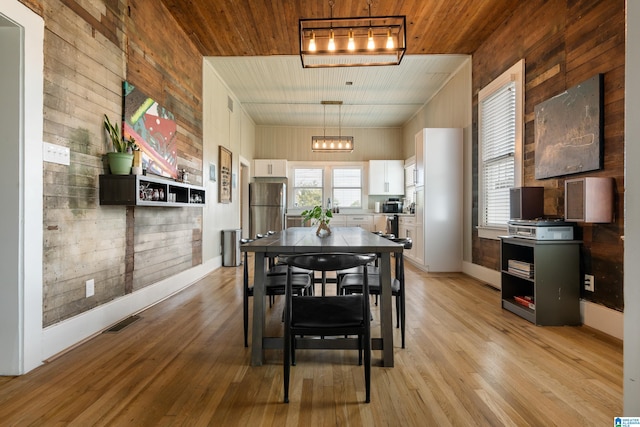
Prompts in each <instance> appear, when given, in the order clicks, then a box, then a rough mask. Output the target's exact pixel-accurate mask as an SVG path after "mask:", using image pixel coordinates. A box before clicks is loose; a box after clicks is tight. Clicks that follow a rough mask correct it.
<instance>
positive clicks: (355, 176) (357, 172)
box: [332, 168, 362, 208]
mask: <svg viewBox="0 0 640 427" xmlns="http://www.w3.org/2000/svg"><path fill="white" fill-rule="evenodd" d="M332 175H333V182H332V183H333V199H332V203H333V206H340V207H345V208H360V207H362V169H361V168H334V169H333V173H332Z"/></svg>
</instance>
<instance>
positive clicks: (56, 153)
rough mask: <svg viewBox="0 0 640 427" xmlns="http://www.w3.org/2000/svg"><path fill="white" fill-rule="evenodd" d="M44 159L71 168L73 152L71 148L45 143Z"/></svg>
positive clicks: (43, 149)
mask: <svg viewBox="0 0 640 427" xmlns="http://www.w3.org/2000/svg"><path fill="white" fill-rule="evenodd" d="M42 159H43V160H44V161H45V162H51V163H58V164H60V165H66V166H69V164H70V163H71V152H70V150H69V148H67V147H63V146H62V145H56V144H51V143H49V142H44V143H43V146H42Z"/></svg>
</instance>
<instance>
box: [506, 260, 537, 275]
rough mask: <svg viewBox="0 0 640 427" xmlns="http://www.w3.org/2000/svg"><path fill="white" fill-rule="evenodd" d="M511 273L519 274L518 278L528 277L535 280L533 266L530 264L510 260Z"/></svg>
mask: <svg viewBox="0 0 640 427" xmlns="http://www.w3.org/2000/svg"><path fill="white" fill-rule="evenodd" d="M508 268H509V273H512V274H517V275H518V276H523V277H527V278H529V279H533V264H529V263H528V262H524V261H518V260H515V259H510V260H509V263H508Z"/></svg>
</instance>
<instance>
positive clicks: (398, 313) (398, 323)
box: [396, 295, 400, 328]
mask: <svg viewBox="0 0 640 427" xmlns="http://www.w3.org/2000/svg"><path fill="white" fill-rule="evenodd" d="M399 327H400V297H399V296H398V295H396V328H399Z"/></svg>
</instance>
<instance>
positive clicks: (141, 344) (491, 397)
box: [0, 265, 623, 426]
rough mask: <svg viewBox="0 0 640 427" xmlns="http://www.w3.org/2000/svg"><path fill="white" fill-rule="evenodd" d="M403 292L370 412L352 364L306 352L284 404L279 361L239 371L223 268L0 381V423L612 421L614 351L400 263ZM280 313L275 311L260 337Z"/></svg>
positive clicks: (474, 287)
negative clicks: (399, 322)
mask: <svg viewBox="0 0 640 427" xmlns="http://www.w3.org/2000/svg"><path fill="white" fill-rule="evenodd" d="M407 284H408V288H407V293H408V295H407V348H406V349H401V348H400V346H399V342H400V331H399V329H396V330H395V332H396V335H395V337H394V338H395V339H396V349H395V367H394V368H383V367H380V354H379V352H374V356H373V360H374V368H373V370H372V394H371V403H370V404H365V403H362V402H363V401H364V374H363V370H362V368H361V367H360V366H358V365H357V355H356V354H355V352H353V351H351V352H347V351H313V350H300V351H298V354H297V357H298V364H297V366H295V367H293V368H292V379H291V403H289V404H284V403H282V366H281V360H282V353H281V351H276V350H269V351H267V353H266V358H265V364H264V366H261V367H251V366H249V360H250V351H249V349H245V348H244V346H243V342H242V341H243V340H242V305H241V304H242V268H241V267H238V268H229V267H224V268H220V269H218V270H216V271H215V272H213V273H211V274H210V275H208V276H207V277H206V278H204V279H202V280H201V281H200V282H198V283H197V284H195V285H193V286H191V287H190V288H188V289H186V290H184V291H183V292H181V293H179V294H177V295H175V296H173V297H171V298H169V299H167V300H165V301H163V302H161V303H159V304H157V305H155V306H153V307H151V308H149V309H147V310H145V311H143V312H142V313H140V316H141V319H140V320H138V321H136V322H133V323H132V324H130V325H129V326H127V327H126V328H124V329H122V330H121V331H119V332H115V333H103V334H100V335H98V336H96V337H94V338H93V339H91V340H89V341H87V342H86V343H84V344H82V345H80V346H78V347H77V348H74V349H72V350H70V351H69V352H67V353H66V354H63V355H61V356H60V357H58V358H56V359H54V360H52V361H50V362H48V363H46V364H45V365H43V366H41V367H39V368H37V369H35V370H34V371H32V372H30V373H28V374H26V375H23V376H20V377H4V378H0V420H1V421H0V424H2V425H11V426H13V425H15V426H23V425H81V426H88V425H98V426H102V425H110V426H113V425H118V426H120V425H135V426H150V425H153V426H164V425H167V426H169V425H170V426H175V425H188V426H199V425H203V426H204V425H216V426H221V425H225V426H226V425H242V426H244V425H252V426H271V425H274V426H275V425H277V426H280V425H300V426H309V425H314V426H316V425H319V426H325V425H326V426H334V425H351V426H360V425H366V426H374V425H375V426H391V425H407V426H447V425H451V426H476V425H479V426H499V425H508V426H514V425H516V426H526V425H531V426H542V425H545V426H547V425H563V426H603V425H611V423H612V419H613V417H614V416H617V415H621V414H622V376H623V373H622V343H621V342H620V341H619V340H616V339H613V338H611V337H608V336H606V335H603V334H600V333H598V332H597V331H594V330H592V329H590V328H587V327H536V326H535V325H532V324H531V323H528V322H527V321H525V320H523V319H521V318H519V317H517V316H515V315H513V314H512V313H509V312H507V311H504V310H502V309H501V308H500V293H499V292H497V291H496V290H494V289H492V288H490V287H488V286H487V285H484V284H482V283H480V282H478V281H476V280H474V279H472V278H470V277H468V276H465V275H462V274H428V273H424V272H421V271H418V270H416V269H415V268H413V267H412V266H411V265H407ZM374 310H375V309H374ZM281 313H282V305H281V301H277V302H276V304H275V305H274V307H273V308H271V309H269V311H268V319H267V328H268V331H269V332H268V333H269V334H277V333H279V330H280V329H281V321H280V320H281ZM375 319H377V313H376V312H375V311H374V323H373V327H374V328H376V327H377V325H378V324H377V320H375ZM377 333H379V332H378V330H377V329H374V335H376V334H377Z"/></svg>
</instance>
